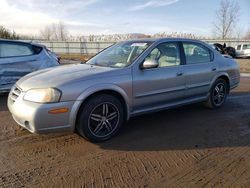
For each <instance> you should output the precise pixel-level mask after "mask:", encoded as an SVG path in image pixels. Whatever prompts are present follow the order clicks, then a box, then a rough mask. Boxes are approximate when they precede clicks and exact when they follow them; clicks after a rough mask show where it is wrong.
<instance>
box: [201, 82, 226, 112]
mask: <svg viewBox="0 0 250 188" xmlns="http://www.w3.org/2000/svg"><path fill="white" fill-rule="evenodd" d="M228 89H229V88H228V84H227V82H226V81H225V80H223V79H217V80H216V81H215V83H214V84H213V86H212V88H211V89H210V94H209V98H208V100H207V101H206V102H205V106H206V107H208V108H210V109H216V108H220V107H221V106H222V105H223V104H224V103H225V101H226V98H227V94H228Z"/></svg>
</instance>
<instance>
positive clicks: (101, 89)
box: [71, 84, 130, 129]
mask: <svg viewBox="0 0 250 188" xmlns="http://www.w3.org/2000/svg"><path fill="white" fill-rule="evenodd" d="M101 94H110V95H113V96H114V97H117V98H118V99H119V100H120V101H121V103H122V105H123V108H124V112H125V114H124V117H125V120H128V119H129V118H130V101H129V97H128V96H127V94H126V92H125V91H124V90H123V89H122V88H120V87H119V86H116V85H109V84H102V85H99V86H93V87H91V88H88V89H87V90H85V91H84V92H82V94H81V95H80V96H79V97H78V98H77V101H78V102H77V103H76V106H75V107H74V110H73V112H72V114H71V124H72V125H73V126H74V129H75V127H76V123H77V119H78V116H79V112H80V111H81V109H82V108H83V107H84V104H85V103H86V101H87V100H89V99H90V98H91V97H94V96H96V95H101Z"/></svg>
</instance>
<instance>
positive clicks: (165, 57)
mask: <svg viewBox="0 0 250 188" xmlns="http://www.w3.org/2000/svg"><path fill="white" fill-rule="evenodd" d="M149 59H152V60H154V61H156V62H157V63H158V67H169V66H176V65H180V52H179V47H178V44H177V43H162V44H159V45H158V46H156V47H155V48H154V49H153V50H152V51H151V53H150V54H149V55H148V56H147V58H146V60H149Z"/></svg>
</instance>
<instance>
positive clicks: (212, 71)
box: [183, 42, 218, 99]
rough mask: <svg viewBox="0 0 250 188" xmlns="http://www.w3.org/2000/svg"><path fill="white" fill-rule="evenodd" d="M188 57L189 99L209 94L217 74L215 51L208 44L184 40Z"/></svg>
mask: <svg viewBox="0 0 250 188" xmlns="http://www.w3.org/2000/svg"><path fill="white" fill-rule="evenodd" d="M183 49H184V54H185V59H186V65H185V66H183V67H184V69H185V78H186V89H187V90H186V93H185V96H186V98H188V99H198V98H202V97H205V96H207V94H208V92H209V89H210V86H211V82H212V80H213V78H214V77H215V76H216V74H217V69H218V67H217V64H216V63H215V62H214V58H213V52H212V51H211V50H210V49H209V48H207V47H206V46H204V45H202V44H200V43H195V42H183Z"/></svg>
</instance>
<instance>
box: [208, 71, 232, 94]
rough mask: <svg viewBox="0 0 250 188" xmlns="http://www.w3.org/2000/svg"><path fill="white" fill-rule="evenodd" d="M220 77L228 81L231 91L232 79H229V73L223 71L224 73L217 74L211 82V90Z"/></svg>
mask: <svg viewBox="0 0 250 188" xmlns="http://www.w3.org/2000/svg"><path fill="white" fill-rule="evenodd" d="M218 79H223V80H225V82H226V83H227V86H228V90H227V92H228V93H229V91H230V79H229V76H228V74H227V73H222V74H219V75H217V76H216V77H215V78H214V79H213V81H212V82H211V85H210V90H211V88H212V87H213V85H214V83H215V82H216V80H218Z"/></svg>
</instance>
